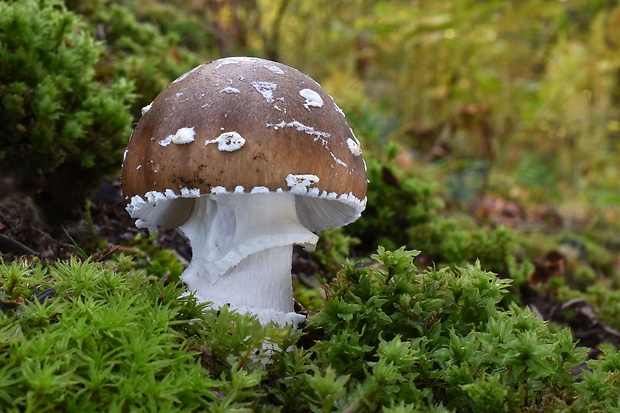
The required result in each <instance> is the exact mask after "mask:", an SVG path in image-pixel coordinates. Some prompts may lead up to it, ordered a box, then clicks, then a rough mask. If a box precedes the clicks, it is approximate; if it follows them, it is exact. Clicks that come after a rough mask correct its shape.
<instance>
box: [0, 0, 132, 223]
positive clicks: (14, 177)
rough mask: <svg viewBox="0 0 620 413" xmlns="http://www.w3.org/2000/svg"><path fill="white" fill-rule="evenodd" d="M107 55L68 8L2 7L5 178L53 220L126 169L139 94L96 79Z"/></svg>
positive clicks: (0, 163)
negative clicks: (135, 96) (135, 100)
mask: <svg viewBox="0 0 620 413" xmlns="http://www.w3.org/2000/svg"><path fill="white" fill-rule="evenodd" d="M102 50H103V49H102V46H101V44H99V43H97V42H95V40H94V39H93V37H92V36H91V35H90V34H89V31H88V29H87V27H86V25H85V24H84V22H83V21H82V20H81V19H80V18H79V17H78V16H76V15H75V14H73V13H71V12H69V11H67V10H66V8H65V7H64V6H63V4H62V2H61V1H58V0H42V1H34V0H19V1H15V0H10V1H5V2H1V3H0V61H1V62H2V64H1V65H0V178H4V179H5V180H6V181H8V182H12V183H13V184H14V185H13V186H14V187H15V188H16V189H19V190H22V191H24V190H25V191H27V192H30V193H31V194H34V195H37V196H38V197H39V198H40V199H41V201H43V203H45V204H46V208H47V210H48V212H49V211H50V210H51V211H53V212H55V213H60V214H63V213H65V212H66V211H67V210H70V209H71V207H73V206H74V205H75V203H78V204H80V205H81V203H82V202H83V196H84V195H85V194H86V193H87V192H88V191H89V190H91V188H93V187H94V186H95V185H96V184H97V183H99V182H100V180H101V179H102V178H103V177H104V176H106V175H109V174H112V173H114V172H115V171H116V170H117V168H118V165H119V164H120V163H121V161H122V155H123V150H124V147H125V144H126V141H127V136H128V135H129V133H130V131H131V116H130V114H129V111H128V109H129V105H130V103H131V102H132V100H133V95H132V86H131V84H130V83H129V82H128V81H127V80H125V79H124V78H116V79H108V80H106V82H105V83H104V82H101V81H100V80H99V79H97V77H96V73H95V68H94V67H95V64H96V62H97V61H98V59H99V56H100V54H101V52H102ZM68 182H70V183H71V184H70V185H67V183H68ZM3 186H6V182H4V183H3ZM10 189H11V186H8V189H7V192H8V191H9V190H10ZM0 195H3V194H2V193H0ZM63 215H64V214H63Z"/></svg>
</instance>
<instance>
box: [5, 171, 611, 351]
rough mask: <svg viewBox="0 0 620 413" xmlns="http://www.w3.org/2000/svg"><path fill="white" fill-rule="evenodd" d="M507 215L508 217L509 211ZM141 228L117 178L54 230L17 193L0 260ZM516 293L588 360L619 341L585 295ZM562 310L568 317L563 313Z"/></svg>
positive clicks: (57, 255)
mask: <svg viewBox="0 0 620 413" xmlns="http://www.w3.org/2000/svg"><path fill="white" fill-rule="evenodd" d="M484 202H488V201H484ZM482 206H483V207H484V205H482ZM486 207H488V205H487V206H486ZM504 212H506V211H504ZM508 212H509V211H508ZM504 215H506V214H504ZM506 219H510V213H508V214H507V218H506ZM141 231H142V230H139V229H137V228H136V227H135V225H134V220H133V219H132V218H131V217H130V216H129V215H128V214H127V212H126V211H125V202H124V201H123V199H122V196H121V191H120V184H119V183H118V182H106V183H104V185H103V186H102V187H101V189H100V190H98V191H97V192H96V193H94V194H93V196H92V197H91V199H90V200H89V202H88V204H87V210H86V213H84V214H83V217H82V218H81V219H77V220H75V221H72V222H67V223H65V224H64V225H63V226H62V229H61V230H56V231H53V230H50V228H49V226H48V225H46V224H45V222H44V219H43V218H42V214H41V213H40V211H39V210H38V208H37V206H36V205H35V203H34V202H33V201H32V199H31V198H29V197H27V196H22V195H19V194H16V195H13V196H7V197H5V198H4V199H2V200H1V201H0V261H4V262H10V261H13V260H15V259H20V258H26V259H27V261H29V260H31V259H32V258H35V257H36V258H38V259H40V260H41V261H43V262H47V263H53V262H55V261H57V260H66V259H68V258H70V257H72V256H80V257H82V258H83V259H86V258H89V257H90V259H91V260H93V261H104V260H106V259H109V258H111V257H113V256H114V254H116V253H118V252H125V253H128V254H131V253H135V252H137V251H135V247H132V246H130V245H131V240H133V239H134V238H135V237H136V235H137V234H138V233H140V232H141ZM155 242H156V244H157V246H158V247H159V248H164V249H168V250H170V251H172V252H173V253H175V254H176V255H177V257H178V258H179V260H180V261H181V262H182V263H184V264H185V265H187V263H188V262H189V260H190V259H191V248H190V245H189V243H188V241H187V239H186V238H185V237H184V236H183V234H182V233H181V232H180V231H179V230H178V229H163V230H161V231H160V232H159V233H158V235H157V238H156V240H155ZM86 251H89V252H86ZM312 272H315V273H320V272H321V269H320V265H319V263H318V262H316V261H314V260H312V257H311V256H309V257H306V256H302V255H299V254H295V255H294V257H293V276H301V277H302V279H303V278H305V279H307V278H308V277H309V276H313V274H312ZM322 275H325V274H322ZM328 278H329V277H328ZM321 279H323V278H321ZM315 284H316V281H315ZM519 295H520V301H521V303H522V304H523V305H527V306H529V307H530V308H531V309H532V311H533V312H534V314H536V315H537V316H538V317H539V318H541V319H543V320H545V321H551V322H554V323H556V324H558V325H560V326H564V327H568V328H570V329H571V331H572V332H573V335H574V337H575V339H576V340H578V342H579V345H581V346H584V347H588V348H590V355H589V358H596V357H597V356H598V355H599V354H600V350H599V349H598V346H599V345H600V344H601V343H609V344H612V345H614V346H618V345H619V344H620V332H618V331H616V330H615V329H613V328H611V327H608V326H606V325H604V324H603V323H602V322H601V321H600V320H599V317H598V316H597V314H596V312H595V311H594V309H593V308H592V307H591V306H590V305H589V304H588V303H587V302H586V301H585V300H584V299H572V300H569V301H565V302H560V301H558V300H557V299H556V297H555V296H554V294H553V292H551V291H547V290H545V289H539V288H533V287H530V286H528V285H526V286H525V287H522V288H521V289H520V291H519ZM567 313H570V314H571V316H570V317H566V314H567Z"/></svg>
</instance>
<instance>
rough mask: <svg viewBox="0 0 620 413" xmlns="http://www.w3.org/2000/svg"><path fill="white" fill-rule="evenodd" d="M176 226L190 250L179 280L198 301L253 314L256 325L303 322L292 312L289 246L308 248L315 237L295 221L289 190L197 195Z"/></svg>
mask: <svg viewBox="0 0 620 413" xmlns="http://www.w3.org/2000/svg"><path fill="white" fill-rule="evenodd" d="M180 228H181V230H182V231H183V233H184V234H185V235H186V236H187V238H188V239H189V241H190V243H191V245H192V254H193V257H192V260H191V262H190V264H189V266H188V267H187V269H186V270H185V272H184V273H183V274H182V275H181V279H182V280H183V281H184V282H185V283H186V284H187V285H188V287H189V289H190V291H195V292H196V296H197V298H198V299H199V300H201V301H203V302H204V301H211V302H213V305H214V307H221V306H223V305H228V304H229V305H230V306H231V307H232V308H235V309H237V310H239V311H242V312H250V313H253V314H256V315H257V316H258V318H259V320H260V321H261V323H266V322H269V321H275V322H277V323H278V324H281V325H284V324H293V327H294V328H295V327H296V326H297V324H298V323H300V322H302V321H303V320H304V317H303V316H300V315H298V314H296V313H295V312H294V311H293V295H292V286H291V260H292V253H293V245H294V244H298V245H299V244H300V245H304V246H306V248H313V247H314V245H315V244H316V242H317V240H318V237H317V236H316V235H315V234H313V233H312V232H310V231H309V230H308V229H306V228H305V227H304V226H303V225H302V224H301V223H300V222H299V219H298V218H297V211H296V208H295V195H294V194H291V193H259V194H234V193H232V194H216V195H207V196H203V197H200V198H198V199H197V200H196V205H195V206H194V210H193V212H192V215H191V217H190V219H189V220H188V221H187V222H186V223H185V224H184V225H183V226H181V227H180Z"/></svg>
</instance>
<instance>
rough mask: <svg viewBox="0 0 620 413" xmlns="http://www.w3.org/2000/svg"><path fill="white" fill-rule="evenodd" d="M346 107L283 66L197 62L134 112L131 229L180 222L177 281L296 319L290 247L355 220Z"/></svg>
mask: <svg viewBox="0 0 620 413" xmlns="http://www.w3.org/2000/svg"><path fill="white" fill-rule="evenodd" d="M361 153H362V152H361V149H360V144H359V141H358V140H357V138H356V137H355V135H354V134H353V131H352V130H351V128H350V127H349V126H348V124H347V122H346V121H345V116H344V113H343V112H342V111H341V110H340V108H338V106H337V105H336V104H335V102H334V101H333V99H332V98H331V97H330V96H329V95H328V94H327V93H326V92H325V91H324V90H323V89H322V88H321V86H320V85H319V84H318V83H316V82H315V81H314V80H312V79H311V78H310V77H308V76H307V75H305V74H303V73H301V72H299V71H298V70H296V69H293V68H291V67H289V66H286V65H283V64H281V63H276V62H272V61H268V60H263V59H258V58H247V57H230V58H224V59H219V60H215V61H212V62H210V63H208V64H203V65H200V66H198V67H196V68H195V69H193V70H191V71H189V72H187V73H185V74H184V75H182V76H181V77H179V78H178V79H176V80H175V81H174V82H172V83H171V84H170V85H169V86H167V87H166V88H165V89H164V90H163V91H162V92H161V93H160V94H159V95H158V96H157V97H156V98H155V100H154V101H153V102H152V103H151V104H150V105H148V106H146V107H145V108H143V110H142V118H141V119H140V121H139V122H138V123H137V125H136V127H135V129H134V131H133V133H132V135H131V138H130V140H129V144H128V147H127V151H126V152H125V160H124V162H123V168H122V190H123V194H124V196H125V200H126V201H127V202H128V205H127V211H128V212H129V214H130V215H131V217H132V218H135V219H136V226H138V227H139V228H146V229H148V230H149V231H151V232H153V231H155V230H156V229H157V227H159V226H163V227H179V228H180V230H181V231H182V232H183V233H184V234H185V236H186V237H187V238H188V239H189V242H190V243H191V247H192V259H191V261H190V263H189V265H188V267H187V269H186V270H185V272H184V273H183V274H182V276H181V279H182V280H183V282H185V283H186V284H187V286H188V288H189V290H190V291H193V292H195V294H196V297H197V299H198V300H201V301H203V302H207V301H208V302H212V303H213V306H214V307H220V306H223V305H230V306H231V307H233V308H235V309H237V310H238V311H242V312H250V313H253V314H256V315H257V316H258V318H259V320H260V321H261V323H267V322H270V321H274V322H276V323H279V324H282V325H283V324H292V325H293V327H294V328H297V327H298V326H299V324H300V323H302V322H303V321H305V317H304V316H302V315H299V314H296V313H295V312H294V310H293V297H292V285H291V261H292V252H293V245H302V246H304V247H305V248H306V249H308V250H312V249H313V248H314V246H315V245H316V242H317V240H318V236H317V235H316V234H314V232H316V231H320V230H324V229H329V228H336V227H339V226H344V225H347V224H349V223H351V222H353V221H355V220H356V219H357V218H358V217H359V216H360V214H361V212H362V211H363V210H364V208H365V205H366V185H367V179H366V164H365V162H364V160H363V158H362V156H361Z"/></svg>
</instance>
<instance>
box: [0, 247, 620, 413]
mask: <svg viewBox="0 0 620 413" xmlns="http://www.w3.org/2000/svg"><path fill="white" fill-rule="evenodd" d="M415 255H416V253H414V252H408V251H404V250H402V249H401V250H398V251H386V250H384V249H382V248H380V249H379V251H378V254H376V255H374V256H373V258H374V262H373V263H371V264H370V265H365V266H363V267H358V266H355V265H353V264H349V265H347V266H346V267H345V269H344V270H343V271H342V272H341V273H340V274H339V275H338V276H337V277H336V278H335V279H334V280H333V281H332V283H330V284H329V286H328V289H327V300H326V302H325V305H324V306H323V308H322V309H321V311H320V312H318V313H317V314H316V315H314V316H312V317H311V318H310V320H309V327H308V328H307V330H306V331H305V333H303V334H301V333H296V334H294V335H291V333H290V331H288V330H287V329H281V328H278V327H275V326H271V325H268V326H261V325H260V324H259V323H258V321H257V320H256V318H254V317H250V316H248V315H240V314H237V313H236V312H234V311H230V310H229V309H227V308H226V307H224V308H221V309H219V310H212V309H208V308H207V307H206V306H205V304H198V303H197V302H196V301H195V300H194V298H193V297H192V296H191V295H185V294H184V291H185V290H184V288H182V286H180V285H179V284H177V283H175V282H172V283H162V282H161V281H158V280H157V277H153V276H148V275H147V274H146V273H145V272H144V271H143V270H136V269H135V268H136V266H135V264H132V262H128V257H126V256H122V255H121V256H119V257H118V258H117V259H116V260H114V261H111V262H108V263H93V262H89V261H84V262H82V261H78V260H76V259H73V260H71V261H68V262H58V263H56V264H55V265H51V266H48V267H44V266H42V265H41V264H37V263H33V264H19V263H17V262H15V263H12V264H10V265H0V281H1V282H2V286H3V293H4V297H2V299H1V300H0V307H1V308H2V311H0V359H1V360H2V363H1V364H0V374H1V376H0V377H1V378H2V379H1V380H0V407H1V408H2V409H3V410H4V411H35V410H37V411H58V410H62V411H103V410H106V411H133V410H137V411H142V410H148V411H151V410H160V409H165V410H166V411H205V410H206V411H238V412H250V411H290V412H307V411H341V410H355V411H360V412H374V411H382V410H385V411H407V409H409V410H414V411H438V412H439V411H442V412H443V411H457V412H472V411H489V412H491V411H497V409H500V408H501V409H502V410H503V411H515V412H516V411H522V409H524V408H526V407H528V408H537V409H543V410H544V409H549V411H553V409H564V410H570V409H573V410H572V411H584V410H579V406H582V405H581V402H577V401H576V400H577V399H576V396H577V395H579V400H586V399H587V400H589V403H588V406H589V407H591V408H592V409H597V408H600V409H603V408H604V407H606V406H608V405H609V403H610V401H609V400H607V399H604V398H602V395H608V394H611V395H613V394H615V393H616V392H617V391H616V390H614V388H615V387H614V386H615V384H614V383H615V382H614V377H615V376H614V375H615V374H617V373H616V372H617V371H618V367H617V366H615V364H614V363H615V362H614V360H615V359H616V358H617V355H615V353H613V352H608V354H607V356H606V357H608V358H609V362H605V361H600V362H591V363H592V366H593V373H592V374H595V376H590V374H591V373H584V378H585V379H586V380H584V381H582V382H576V381H575V379H576V378H575V377H573V376H572V374H571V369H572V367H573V366H575V365H577V364H579V363H580V362H581V361H582V360H583V359H584V357H585V350H581V349H578V348H576V347H575V344H574V342H573V340H572V337H571V335H570V333H569V332H568V330H558V331H554V330H552V329H550V328H549V327H548V326H547V324H545V323H544V322H542V321H540V320H539V319H538V318H537V317H536V316H535V315H534V314H532V313H531V312H530V311H529V310H526V309H521V308H519V307H517V306H515V305H511V306H510V308H508V309H503V308H502V307H501V306H500V305H499V303H500V302H501V301H502V299H503V297H504V296H505V294H506V292H507V289H508V287H509V284H510V282H509V281H507V280H500V279H498V278H496V277H495V276H494V275H493V274H492V273H489V272H486V271H483V270H482V269H481V268H480V267H479V266H474V265H468V266H464V267H458V268H456V269H454V270H451V269H448V268H445V269H441V270H437V269H433V268H430V269H426V270H423V271H420V270H418V269H416V267H415V266H414V265H413V259H414V258H415ZM132 266H133V267H134V269H133V270H127V268H130V267H132ZM137 268H140V266H138V267H137ZM51 289H53V290H51ZM8 290H10V291H11V294H12V295H8V294H7V293H8ZM20 292H23V298H24V299H25V301H21V300H18V299H17V298H18V297H19V294H20ZM15 297H17V298H15ZM595 379H596V380H600V382H596V380H595ZM584 383H585V384H584ZM596 383H598V384H597V385H596V386H597V387H595V384H596ZM545 411H547V410H545ZM593 411H594V410H593Z"/></svg>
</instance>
